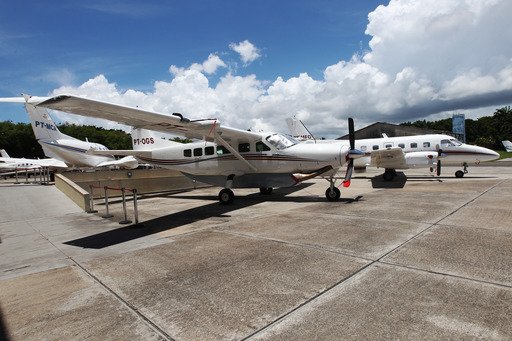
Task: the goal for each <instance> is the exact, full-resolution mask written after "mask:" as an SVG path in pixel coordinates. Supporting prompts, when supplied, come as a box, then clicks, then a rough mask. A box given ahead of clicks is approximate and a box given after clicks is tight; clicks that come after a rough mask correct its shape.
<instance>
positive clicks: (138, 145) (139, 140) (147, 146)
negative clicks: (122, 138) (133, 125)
mask: <svg viewBox="0 0 512 341" xmlns="http://www.w3.org/2000/svg"><path fill="white" fill-rule="evenodd" d="M132 144H133V150H154V149H160V148H165V147H170V146H174V145H177V144H180V143H179V142H174V141H170V140H166V139H164V138H161V137H157V136H156V135H155V134H154V133H153V131H151V130H146V129H140V128H139V129H133V130H132Z"/></svg>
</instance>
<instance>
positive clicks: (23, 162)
mask: <svg viewBox="0 0 512 341" xmlns="http://www.w3.org/2000/svg"><path fill="white" fill-rule="evenodd" d="M0 154H1V155H2V157H0V168H2V169H9V170H16V169H18V170H28V169H38V168H43V167H44V168H48V169H53V170H54V169H65V168H68V166H67V165H66V164H65V163H64V162H62V161H60V160H57V159H53V158H47V159H26V158H14V157H10V156H9V154H7V152H6V151H5V149H1V150H0Z"/></svg>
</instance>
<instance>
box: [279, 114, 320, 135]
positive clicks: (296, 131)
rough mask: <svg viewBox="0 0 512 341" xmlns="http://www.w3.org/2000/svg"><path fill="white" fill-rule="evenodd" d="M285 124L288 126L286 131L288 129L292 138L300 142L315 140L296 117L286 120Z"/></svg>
mask: <svg viewBox="0 0 512 341" xmlns="http://www.w3.org/2000/svg"><path fill="white" fill-rule="evenodd" d="M286 124H287V125H288V129H290V132H291V134H292V136H293V137H295V138H296V139H298V140H300V141H306V140H315V137H314V136H313V134H311V133H310V132H309V130H308V128H306V126H305V125H304V123H303V122H302V121H301V120H299V119H297V118H296V117H293V118H287V119H286Z"/></svg>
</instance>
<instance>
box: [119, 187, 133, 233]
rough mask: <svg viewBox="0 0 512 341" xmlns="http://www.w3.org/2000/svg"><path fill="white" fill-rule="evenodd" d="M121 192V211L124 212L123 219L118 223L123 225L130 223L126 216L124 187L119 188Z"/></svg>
mask: <svg viewBox="0 0 512 341" xmlns="http://www.w3.org/2000/svg"><path fill="white" fill-rule="evenodd" d="M121 194H122V197H123V213H124V220H121V221H120V222H119V224H122V225H125V224H131V222H132V221H131V220H128V217H127V216H126V195H125V194H124V187H123V188H121Z"/></svg>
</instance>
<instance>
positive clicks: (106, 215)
mask: <svg viewBox="0 0 512 341" xmlns="http://www.w3.org/2000/svg"><path fill="white" fill-rule="evenodd" d="M103 189H104V190H105V208H106V210H107V211H106V212H105V214H104V215H102V216H101V217H102V218H112V217H113V216H114V215H113V214H110V212H109V211H108V193H107V190H108V187H107V186H105V187H103Z"/></svg>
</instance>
